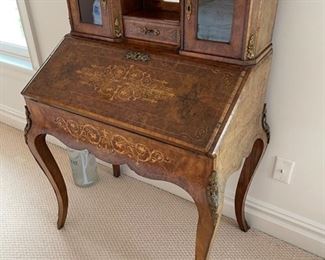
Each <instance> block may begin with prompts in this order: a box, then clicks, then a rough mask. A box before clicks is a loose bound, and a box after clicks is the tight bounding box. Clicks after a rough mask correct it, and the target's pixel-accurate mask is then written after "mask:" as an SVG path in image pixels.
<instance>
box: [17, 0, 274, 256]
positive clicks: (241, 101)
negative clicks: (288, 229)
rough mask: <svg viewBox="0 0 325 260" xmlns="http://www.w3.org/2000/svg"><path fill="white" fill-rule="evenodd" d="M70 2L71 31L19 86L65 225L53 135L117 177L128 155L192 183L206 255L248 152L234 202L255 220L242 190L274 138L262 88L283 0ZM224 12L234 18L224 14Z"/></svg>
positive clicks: (144, 172) (143, 170)
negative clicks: (105, 165) (49, 143)
mask: <svg viewBox="0 0 325 260" xmlns="http://www.w3.org/2000/svg"><path fill="white" fill-rule="evenodd" d="M117 2H118V4H116V3H117ZM205 2H206V3H205ZM211 3H212V6H210V7H209V6H207V5H209V4H211ZM231 3H232V4H231ZM68 4H69V10H70V21H71V26H72V32H71V33H70V34H69V35H67V36H65V38H64V40H63V41H62V42H61V43H60V44H59V46H58V47H57V49H56V50H55V51H54V52H53V53H52V55H51V56H50V57H49V59H48V60H47V61H46V62H45V64H44V65H43V66H42V67H41V68H40V70H39V71H38V72H37V74H36V75H35V76H34V78H33V79H32V80H31V81H30V83H29V84H28V85H27V87H26V88H25V89H24V91H23V93H22V94H23V95H24V97H25V100H26V115H27V125H26V129H25V138H26V143H27V144H28V146H29V148H30V151H31V152H32V154H33V156H34V157H35V159H36V161H37V162H38V164H39V165H40V167H41V168H42V170H43V171H44V173H45V174H46V176H47V177H48V179H49V181H50V183H51V184H52V186H53V189H54V191H55V193H56V196H57V200H58V205H59V214H58V215H59V216H58V228H59V229H60V228H62V227H63V225H64V223H65V219H66V216H67V210H68V196H67V190H66V185H65V182H64V179H63V177H62V174H61V172H60V170H59V168H58V166H57V164H56V162H55V160H54V158H53V156H52V154H51V152H50V150H49V149H48V147H47V144H46V142H45V136H46V135H53V136H55V137H57V138H58V139H59V140H61V141H62V142H64V143H65V144H66V145H68V146H69V147H72V148H74V149H78V150H80V149H88V150H89V151H90V152H92V153H93V154H94V155H96V156H97V157H98V158H100V159H102V160H104V161H107V162H109V163H112V164H113V165H114V175H115V176H116V177H118V176H119V165H121V164H127V165H128V166H129V167H130V168H131V169H133V170H134V171H135V172H136V173H138V174H139V175H141V176H144V177H148V178H151V179H157V180H164V181H168V182H171V183H174V184H176V185H178V186H180V187H181V188H183V189H184V190H186V191H187V192H188V193H189V194H190V195H191V196H192V197H193V200H194V201H195V203H196V206H197V209H198V213H199V220H198V226H197V237H196V250H195V258H196V259H200V260H201V259H206V258H207V255H208V251H209V246H210V243H211V240H212V237H213V234H214V232H215V229H216V227H217V226H218V223H219V220H220V217H221V213H222V205H223V200H224V196H223V194H224V190H225V185H226V182H227V179H228V177H229V176H230V175H231V174H232V173H234V172H235V171H236V170H238V169H240V167H241V166H242V162H243V159H245V162H244V165H243V168H242V171H241V175H240V178H239V183H238V187H237V191H236V198H235V209H236V216H237V220H238V224H239V226H240V228H241V229H242V230H243V231H247V230H248V229H249V226H248V225H247V223H246V221H245V216H244V206H245V198H246V194H247V192H248V188H249V185H250V182H251V180H252V177H253V174H254V171H255V168H256V166H257V165H258V163H259V160H260V158H261V157H262V155H263V153H264V151H265V149H266V146H267V144H268V142H269V137H270V132H269V128H268V125H267V123H266V114H265V112H266V111H265V104H264V102H265V101H264V97H265V93H266V84H267V79H268V75H269V71H270V65H271V57H272V47H271V35H272V30H273V22H274V17H275V10H276V4H277V1H275V0H274V1H273V0H272V1H271V0H267V1H262V0H251V1H249V0H247V1H236V0H233V1H220V0H215V1H200V2H199V1H195V0H188V1H181V2H179V3H171V2H167V1H149V0H148V1H126V0H124V1H121V2H119V1H112V2H110V1H108V0H105V1H104V0H103V1H101V2H100V1H97V0H94V1H93V0H90V1H89V0H88V1H86V0H79V1H77V0H70V1H69V2H68ZM95 7H97V9H96V8H95ZM98 8H99V9H98ZM200 8H202V12H201V11H200V10H201V9H200ZM218 8H220V10H219V9H218ZM211 9H212V11H213V12H210V11H211ZM87 11H88V13H87ZM95 11H97V13H96V12H95ZM223 11H225V13H224V15H223V16H222V17H228V16H229V17H228V18H227V19H224V18H222V17H221V18H222V19H221V18H220V19H218V17H217V16H218V14H219V13H221V15H222V14H223V13H222V12H223ZM87 14H88V16H87ZM200 15H201V16H202V15H203V18H202V17H201V18H200ZM209 15H213V16H215V17H216V19H212V17H210V16H209ZM213 23H214V24H213ZM218 23H221V24H220V26H218ZM212 24H213V25H214V26H212ZM194 34H196V35H194ZM108 203H109V200H108ZM81 228H82V227H81Z"/></svg>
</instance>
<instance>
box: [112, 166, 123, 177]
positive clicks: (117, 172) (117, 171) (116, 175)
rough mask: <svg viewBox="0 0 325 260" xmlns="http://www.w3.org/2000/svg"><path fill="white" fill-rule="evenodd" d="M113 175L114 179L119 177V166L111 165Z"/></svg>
mask: <svg viewBox="0 0 325 260" xmlns="http://www.w3.org/2000/svg"><path fill="white" fill-rule="evenodd" d="M113 174H114V177H115V178H118V177H120V176H121V168H120V165H116V164H113Z"/></svg>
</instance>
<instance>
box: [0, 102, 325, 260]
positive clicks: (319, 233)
mask: <svg viewBox="0 0 325 260" xmlns="http://www.w3.org/2000/svg"><path fill="white" fill-rule="evenodd" d="M0 122H4V123H5V124H7V125H10V126H12V127H15V128H17V129H20V130H22V129H24V126H25V124H26V119H25V115H24V114H22V113H21V112H20V111H16V110H14V109H11V108H9V107H7V106H4V105H1V104H0ZM48 141H49V142H51V143H54V144H56V145H59V146H61V147H65V146H64V145H63V144H62V143H61V142H60V141H58V140H57V139H56V138H53V137H49V138H48ZM99 163H101V164H103V165H105V166H108V167H111V165H109V164H107V163H105V162H102V161H99ZM122 172H123V173H124V174H126V175H128V176H131V177H133V178H136V179H139V180H141V181H144V182H146V183H149V184H151V185H154V186H156V187H158V188H160V189H163V190H165V191H168V192H170V193H172V194H175V195H177V196H180V197H182V198H184V199H187V200H190V201H192V199H191V197H190V196H189V195H188V194H187V193H186V192H185V191H183V190H182V189H180V188H178V187H177V186H176V185H173V184H169V183H166V182H159V181H152V180H148V179H145V178H142V177H140V176H138V175H136V174H135V173H134V172H133V171H131V170H130V169H129V168H128V167H123V168H122ZM223 214H224V215H225V216H227V217H230V218H235V213H234V196H233V194H226V195H225V204H224V210H223ZM246 214H247V220H248V222H249V224H250V225H251V226H252V227H253V228H256V229H258V230H260V231H262V232H265V233H267V234H269V235H272V236H274V237H277V238H279V239H282V240H284V241H287V242H289V243H291V244H293V245H295V246H298V247H300V248H303V249H305V250H306V251H309V252H311V253H314V254H316V255H319V256H321V257H324V258H325V226H324V225H322V224H320V223H316V222H314V221H312V220H310V219H306V218H304V217H302V216H299V215H296V214H294V213H292V212H288V211H285V210H283V209H281V208H278V207H276V206H274V205H271V204H268V203H266V202H264V201H260V200H257V199H255V198H252V197H249V196H248V198H247V202H246Z"/></svg>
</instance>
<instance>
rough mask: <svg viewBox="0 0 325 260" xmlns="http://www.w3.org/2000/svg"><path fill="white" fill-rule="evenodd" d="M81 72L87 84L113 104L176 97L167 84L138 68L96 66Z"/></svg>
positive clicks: (151, 101) (84, 82)
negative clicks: (115, 102) (114, 102)
mask: <svg viewBox="0 0 325 260" xmlns="http://www.w3.org/2000/svg"><path fill="white" fill-rule="evenodd" d="M77 73H78V74H79V77H80V80H81V82H82V83H83V84H86V85H91V87H93V88H94V89H95V90H96V91H97V93H99V94H100V95H102V96H105V97H107V98H108V99H109V100H111V101H125V102H128V101H137V100H140V101H146V102H149V103H158V102H159V101H162V100H168V99H170V98H173V97H175V93H174V92H173V89H172V88H169V87H167V85H168V82H167V81H165V80H159V79H155V78H153V77H152V76H151V74H150V73H149V72H146V71H143V70H141V69H140V68H139V67H137V66H135V65H129V66H126V65H109V66H107V67H106V66H97V65H92V66H91V67H85V68H83V69H81V70H78V71H77Z"/></svg>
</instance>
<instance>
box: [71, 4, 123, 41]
mask: <svg viewBox="0 0 325 260" xmlns="http://www.w3.org/2000/svg"><path fill="white" fill-rule="evenodd" d="M68 4H69V8H70V19H71V25H72V33H73V34H78V35H79V34H80V35H85V34H86V35H87V36H88V37H99V38H102V37H105V38H112V39H113V38H120V37H121V36H122V31H121V25H120V24H121V20H120V15H119V12H120V5H119V3H118V1H111V0H68ZM117 27H118V28H117Z"/></svg>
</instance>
